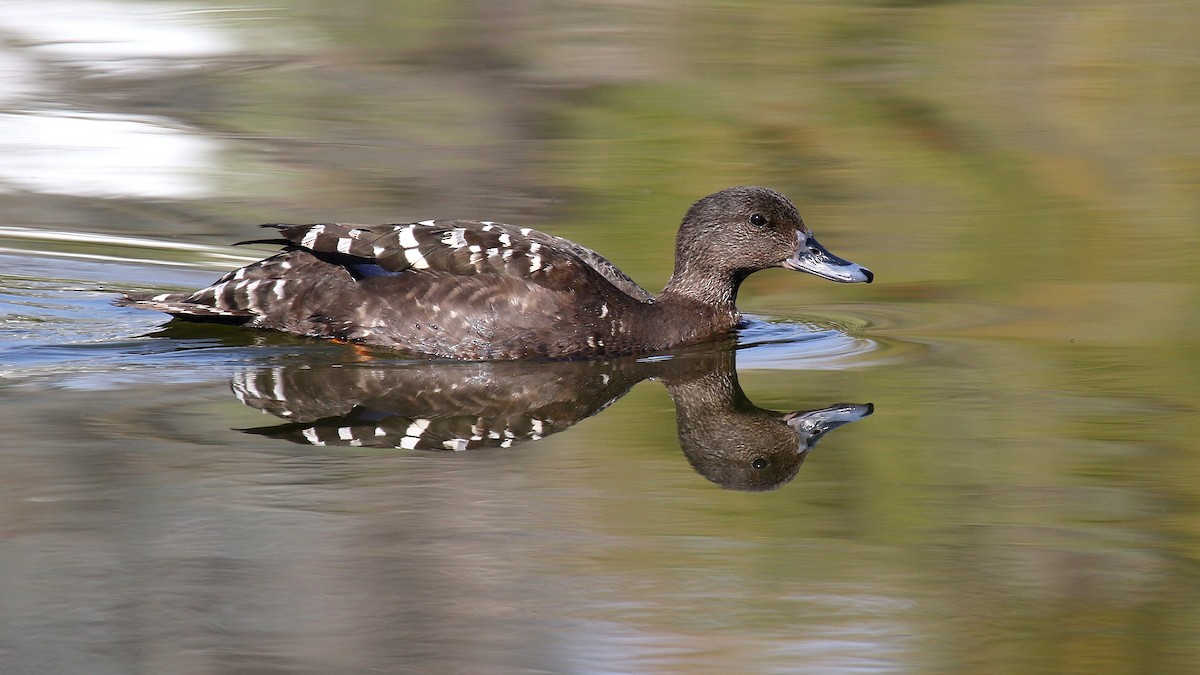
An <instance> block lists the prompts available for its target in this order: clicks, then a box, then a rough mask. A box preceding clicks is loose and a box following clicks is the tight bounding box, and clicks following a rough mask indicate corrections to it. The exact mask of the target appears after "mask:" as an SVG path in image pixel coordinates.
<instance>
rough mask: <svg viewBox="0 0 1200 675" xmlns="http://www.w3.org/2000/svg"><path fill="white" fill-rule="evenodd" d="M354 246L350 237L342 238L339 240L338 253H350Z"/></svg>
mask: <svg viewBox="0 0 1200 675" xmlns="http://www.w3.org/2000/svg"><path fill="white" fill-rule="evenodd" d="M353 244H354V240H353V239H350V238H349V237H342V238H341V239H338V243H337V251H338V253H349V252H350V247H351V246H352V245H353Z"/></svg>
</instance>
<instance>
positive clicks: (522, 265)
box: [131, 220, 651, 359]
mask: <svg viewBox="0 0 1200 675" xmlns="http://www.w3.org/2000/svg"><path fill="white" fill-rule="evenodd" d="M270 227H275V228H277V229H278V230H279V233H280V235H281V238H279V239H267V240H256V241H254V242H249V243H278V244H281V245H283V246H284V247H285V250H284V251H283V252H281V253H279V254H277V255H274V256H272V257H270V258H267V259H266V260H262V261H260V262H257V263H254V264H252V265H248V266H246V267H243V268H241V269H238V270H235V271H233V272H231V273H229V274H227V275H225V276H224V277H222V278H221V279H219V280H218V281H217V282H216V283H215V284H213V285H212V286H209V287H207V288H204V289H201V290H199V291H196V292H195V293H192V294H190V295H186V294H184V295H172V294H162V295H156V296H153V297H138V298H131V301H133V302H134V303H135V304H137V305H139V306H143V307H147V308H152V309H158V310H161V311H166V312H169V313H172V314H175V315H177V316H180V317H183V318H191V319H197V320H218V321H232V322H240V323H245V324H246V325H249V326H254V327H259V328H268V329H274V330H282V331H287V332H292V333H299V334H302V335H310V336H315V337H329V338H340V339H344V340H351V341H356V342H363V343H368V344H377V345H382V346H386V347H392V348H397V349H402V350H406V351H412V352H417V353H421V354H428V355H434V356H444V357H450V358H467V359H495V358H526V357H537V356H543V357H550V358H566V357H574V356H589V355H598V354H610V353H624V352H630V351H637V345H634V344H625V342H626V341H627V339H626V338H623V337H622V336H623V335H624V336H628V335H629V334H630V329H632V328H634V326H631V325H622V324H623V323H624V324H629V323H630V320H631V319H632V315H634V314H637V308H638V307H639V306H640V305H643V304H645V303H648V302H650V301H651V296H650V294H649V293H647V292H646V291H645V290H644V289H642V288H641V287H640V286H638V285H637V284H636V283H634V282H633V280H631V279H630V278H629V277H628V276H626V275H625V274H624V273H622V272H621V271H620V270H618V269H617V268H616V267H615V266H614V265H613V264H612V263H610V262H609V261H608V260H607V259H605V258H604V257H602V256H600V255H599V254H598V253H596V252H594V251H592V250H591V249H588V248H586V247H583V246H580V245H578V244H575V243H573V242H570V241H567V240H565V239H562V238H559V237H554V236H552V235H548V234H545V233H542V232H538V231H536V230H532V229H529V228H517V227H513V226H511V225H504V224H501V223H494V222H487V221H483V222H479V221H465V220H448V221H423V222H420V223H408V224H401V225H381V226H361V225H347V224H337V223H321V224H312V225H272V226H270ZM623 319H624V321H623Z"/></svg>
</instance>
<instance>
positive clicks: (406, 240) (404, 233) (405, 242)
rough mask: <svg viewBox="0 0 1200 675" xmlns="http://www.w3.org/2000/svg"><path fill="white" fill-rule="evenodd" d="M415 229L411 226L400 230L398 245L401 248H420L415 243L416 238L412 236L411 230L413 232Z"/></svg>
mask: <svg viewBox="0 0 1200 675" xmlns="http://www.w3.org/2000/svg"><path fill="white" fill-rule="evenodd" d="M415 229H416V228H415V227H413V226H412V225H409V226H408V227H406V228H404V229H402V230H400V233H399V234H400V245H401V246H403V247H404V248H416V247H418V246H420V244H419V243H417V238H416V237H415V236H414V235H413V230H415Z"/></svg>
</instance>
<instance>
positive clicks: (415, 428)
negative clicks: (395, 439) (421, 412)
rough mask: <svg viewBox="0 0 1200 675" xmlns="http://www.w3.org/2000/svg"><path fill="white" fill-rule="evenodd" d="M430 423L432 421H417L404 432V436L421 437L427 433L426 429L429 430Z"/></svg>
mask: <svg viewBox="0 0 1200 675" xmlns="http://www.w3.org/2000/svg"><path fill="white" fill-rule="evenodd" d="M429 423H430V421H429V420H427V419H415V420H413V421H412V424H410V425H408V428H407V429H405V430H404V435H405V436H418V437H419V436H420V435H421V434H423V433H425V430H426V429H428V428H429Z"/></svg>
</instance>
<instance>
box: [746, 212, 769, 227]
mask: <svg viewBox="0 0 1200 675" xmlns="http://www.w3.org/2000/svg"><path fill="white" fill-rule="evenodd" d="M750 224H751V225H754V226H756V227H762V226H763V225H766V224H767V217H766V216H764V215H763V214H761V213H756V214H754V215H752V216H750Z"/></svg>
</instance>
